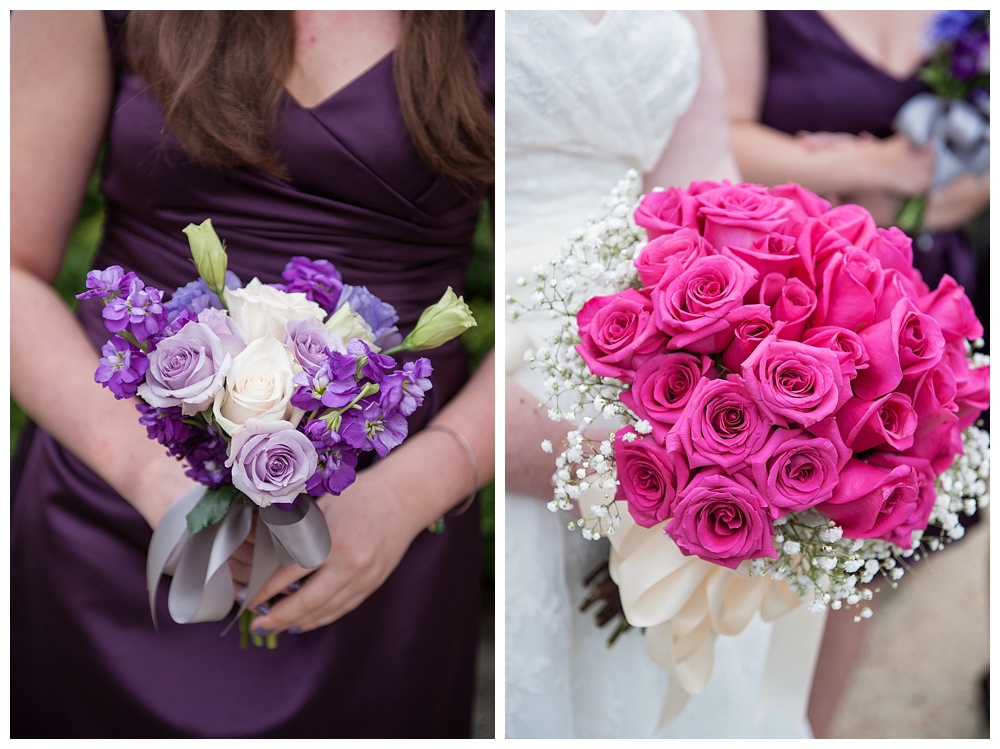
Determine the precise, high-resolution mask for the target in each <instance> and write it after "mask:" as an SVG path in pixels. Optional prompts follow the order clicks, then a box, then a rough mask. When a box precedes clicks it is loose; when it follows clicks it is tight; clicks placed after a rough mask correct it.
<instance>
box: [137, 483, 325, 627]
mask: <svg viewBox="0 0 1000 749" xmlns="http://www.w3.org/2000/svg"><path fill="white" fill-rule="evenodd" d="M204 493H205V487H203V486H200V487H196V488H194V489H192V490H191V491H189V492H187V493H186V494H184V495H183V496H182V497H180V498H179V499H178V500H177V501H175V502H174V503H173V504H172V505H171V506H170V508H169V509H168V510H167V511H166V513H165V514H164V516H163V519H162V520H160V524H159V525H158V526H157V527H156V530H155V531H154V532H153V539H152V541H150V544H149V553H148V554H147V556H146V588H147V589H148V590H149V610H150V613H151V614H152V616H153V626H156V624H157V622H156V591H157V589H158V588H159V585H160V578H161V577H162V576H163V575H172V576H173V582H172V583H171V585H170V591H169V594H168V596H167V608H168V610H169V611H170V618H171V619H173V620H174V621H175V622H177V623H178V624H192V623H194V622H217V621H221V620H222V619H224V618H225V617H226V615H227V614H228V613H229V612H230V610H231V609H232V607H233V578H232V575H230V573H229V565H228V564H227V562H228V560H229V557H230V556H232V554H233V552H235V551H236V550H237V549H238V548H239V547H240V545H241V544H242V543H243V541H244V540H245V539H246V537H247V536H248V535H249V534H250V529H251V527H252V525H253V508H251V507H249V506H247V505H246V504H245V503H243V502H242V501H239V500H236V501H234V502H233V503H232V504H230V506H229V511H228V512H227V513H226V516H225V518H223V519H222V521H221V522H219V523H216V524H215V525H212V526H209V527H208V528H206V529H205V530H203V531H201V532H200V533H196V534H195V535H194V536H192V535H191V534H190V533H188V529H187V514H188V513H189V512H191V510H192V509H193V508H194V506H195V505H196V504H198V500H200V499H201V497H202V495H203V494H204ZM258 515H259V519H260V522H258V523H257V533H256V536H255V538H254V553H253V562H252V566H251V568H250V583H249V585H248V586H247V591H246V597H245V598H244V599H243V605H242V606H240V610H239V613H238V614H237V617H236V618H239V614H242V613H243V612H244V611H245V610H246V608H247V606H248V605H249V604H250V601H252V600H253V599H254V596H256V595H257V594H258V593H259V592H260V590H261V588H263V587H264V584H265V583H266V582H267V581H268V580H269V579H270V578H271V576H272V575H273V574H274V573H275V571H277V569H278V568H279V567H288V566H291V565H292V564H298V565H299V566H300V567H303V568H305V569H312V568H314V567H318V566H319V565H320V564H322V563H323V562H324V561H325V560H326V558H327V556H329V554H330V532H329V530H328V529H327V527H326V520H325V519H324V518H323V513H322V512H321V511H320V509H319V507H317V506H316V503H315V502H314V501H313V499H312V497H309V496H307V495H305V494H303V495H300V496H299V498H298V501H297V502H296V505H295V507H294V508H292V509H290V510H281V509H278V508H277V507H276V506H274V505H271V506H270V507H263V508H260V510H259V511H258ZM233 621H236V619H234V620H233ZM230 626H232V623H230ZM226 631H228V627H227V628H226V630H225V631H224V632H223V634H225V632H226Z"/></svg>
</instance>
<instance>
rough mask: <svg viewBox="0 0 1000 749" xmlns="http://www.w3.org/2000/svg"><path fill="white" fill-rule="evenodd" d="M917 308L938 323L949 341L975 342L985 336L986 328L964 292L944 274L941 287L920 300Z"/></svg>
mask: <svg viewBox="0 0 1000 749" xmlns="http://www.w3.org/2000/svg"><path fill="white" fill-rule="evenodd" d="M917 307H918V308H919V309H920V311H921V312H923V313H924V314H926V315H930V316H931V317H933V318H934V319H935V320H937V321H938V325H940V326H941V333H942V334H943V335H944V338H945V340H946V341H960V340H962V339H969V340H975V339H976V338H982V336H983V324H982V323H981V322H979V318H978V317H976V311H975V310H974V309H973V308H972V302H971V301H969V297H968V296H966V294H965V288H964V287H962V286H959V285H958V282H957V281H956V280H955V279H954V278H952V277H951V276H949V275H948V274H945V275H944V276H942V277H941V282H940V283H938V287H937V288H936V289H935V290H934V291H932V292H930V293H929V294H924V295H923V296H921V297H920V298H919V299H918V300H917Z"/></svg>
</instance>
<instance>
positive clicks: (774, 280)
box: [760, 273, 816, 341]
mask: <svg viewBox="0 0 1000 749" xmlns="http://www.w3.org/2000/svg"><path fill="white" fill-rule="evenodd" d="M760 303H761V304H766V305H767V306H768V307H770V308H771V318H772V319H773V320H774V321H775V322H783V323H785V325H784V326H783V327H782V329H781V332H780V333H778V334H777V335H778V337H780V338H788V339H791V340H795V341H797V340H800V339H801V338H802V331H803V330H805V328H806V321H807V320H808V319H809V316H810V315H811V314H812V313H813V310H815V309H816V292H814V291H813V290H812V289H810V288H809V287H808V286H806V285H805V284H804V283H802V281H800V280H799V279H797V278H785V277H784V276H783V275H781V274H780V273H769V274H768V275H766V276H764V280H763V281H761V284H760Z"/></svg>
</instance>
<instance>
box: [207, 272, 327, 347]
mask: <svg viewBox="0 0 1000 749" xmlns="http://www.w3.org/2000/svg"><path fill="white" fill-rule="evenodd" d="M223 296H224V298H225V300H226V306H227V307H228V308H229V314H230V316H231V317H232V318H233V320H234V321H235V322H236V324H237V325H239V326H240V327H241V328H242V329H243V330H245V331H246V333H247V338H248V340H250V341H255V340H257V339H259V338H263V337H265V336H269V337H271V338H276V339H278V340H279V341H280V340H282V339H283V338H284V336H285V326H286V325H287V324H288V323H290V322H291V321H292V320H301V319H302V318H305V317H315V318H316V319H317V320H319V321H320V322H322V321H323V318H325V317H326V312H324V311H323V308H322V307H320V306H319V305H318V304H316V302H314V301H311V300H310V299H307V298H306V295H305V294H303V293H301V292H291V293H289V292H285V291H278V289H275V288H274V287H273V286H268V285H266V284H263V283H261V282H260V279H257V278H255V279H254V280H252V281H251V282H250V283H248V284H247V285H246V286H244V287H243V288H242V289H226V290H225V291H224V292H223Z"/></svg>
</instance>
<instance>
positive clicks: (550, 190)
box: [505, 11, 699, 246]
mask: <svg viewBox="0 0 1000 749" xmlns="http://www.w3.org/2000/svg"><path fill="white" fill-rule="evenodd" d="M505 40H506V41H505V44H506V51H505V56H506V66H507V67H506V98H505V102H506V104H505V105H506V143H505V152H506V229H507V237H508V246H510V245H511V244H512V241H513V242H514V243H519V238H520V235H521V234H522V232H523V231H524V230H531V229H532V225H534V224H537V223H539V222H544V223H546V224H548V225H550V226H551V227H552V228H551V229H550V230H549V231H551V232H559V236H558V237H555V238H556V239H559V240H561V238H562V237H564V236H566V235H567V234H568V233H569V232H570V231H571V230H572V229H574V228H575V227H576V226H578V225H580V224H582V223H583V220H584V219H585V218H586V215H587V213H588V212H591V211H594V210H596V209H597V208H598V207H599V206H600V200H601V198H602V197H603V196H604V195H605V194H607V193H608V192H609V191H610V190H611V188H612V187H613V186H614V185H615V183H616V182H617V181H618V180H619V179H621V177H622V176H623V175H624V173H625V172H626V171H627V170H628V169H636V170H638V171H639V172H646V171H649V170H650V169H652V168H653V167H654V166H655V165H656V163H657V162H658V161H659V158H660V155H661V154H662V152H663V149H664V147H665V146H666V144H667V142H668V141H669V139H670V136H671V134H672V133H673V129H674V125H675V123H676V122H677V119H678V118H679V117H680V116H681V115H682V114H683V113H684V111H685V110H686V109H687V107H688V105H689V104H690V102H691V99H692V98H693V96H694V92H695V90H696V88H697V86H698V69H699V54H698V44H697V39H696V36H695V31H694V28H693V27H692V25H691V23H690V22H689V21H688V19H687V18H686V17H685V16H684V15H683V14H681V13H679V12H676V11H629V12H623V11H606V12H605V14H604V15H603V16H602V17H601V19H600V21H599V22H598V23H596V24H594V23H591V22H590V21H588V20H587V19H586V18H585V17H584V16H583V15H582V14H581V13H580V12H579V11H508V12H507V14H506V33H505ZM556 216H558V217H559V218H561V219H562V221H563V222H564V223H563V226H562V229H561V230H560V229H558V228H557V227H558V225H559V224H558V221H555V220H553V219H554V218H555V217H556ZM511 232H513V234H511ZM533 233H534V232H533ZM534 238H535V239H539V237H538V236H537V234H534Z"/></svg>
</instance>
